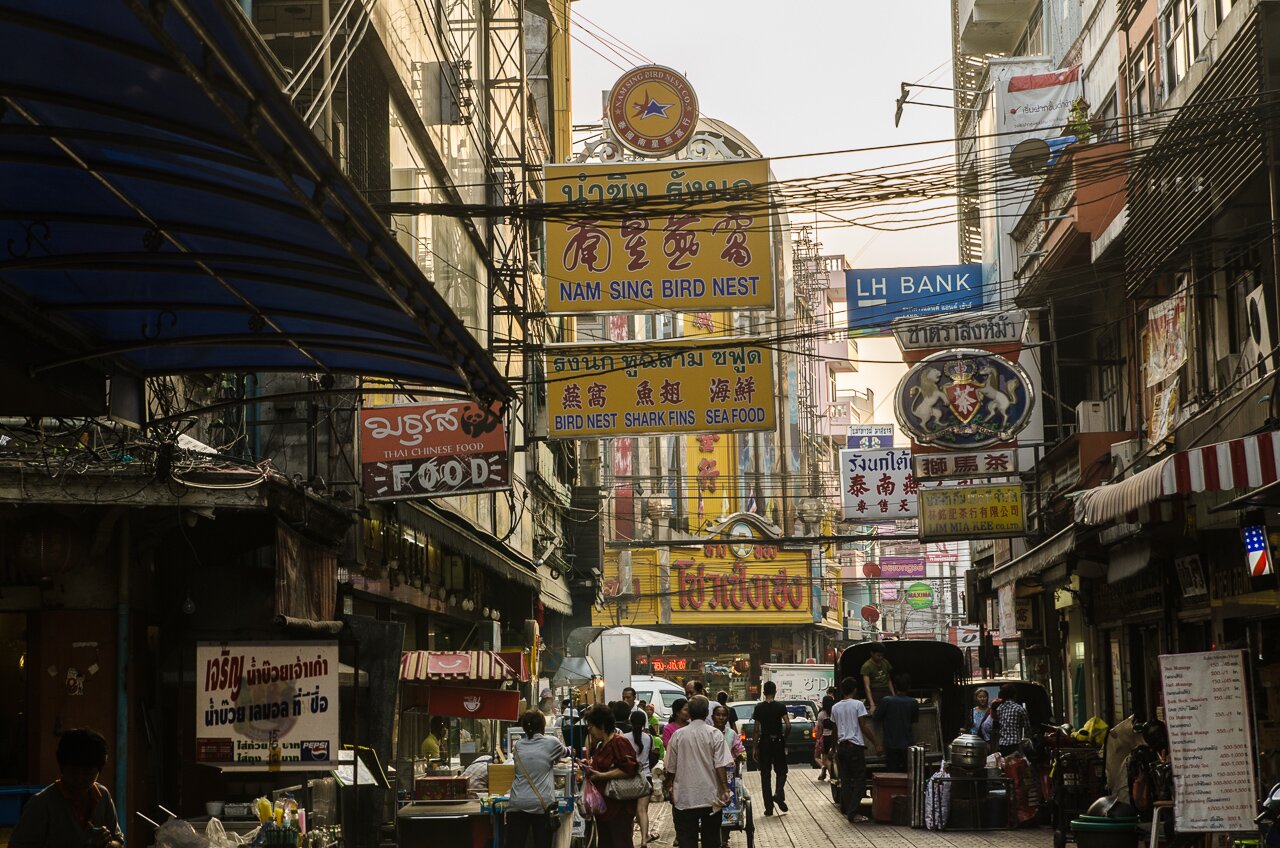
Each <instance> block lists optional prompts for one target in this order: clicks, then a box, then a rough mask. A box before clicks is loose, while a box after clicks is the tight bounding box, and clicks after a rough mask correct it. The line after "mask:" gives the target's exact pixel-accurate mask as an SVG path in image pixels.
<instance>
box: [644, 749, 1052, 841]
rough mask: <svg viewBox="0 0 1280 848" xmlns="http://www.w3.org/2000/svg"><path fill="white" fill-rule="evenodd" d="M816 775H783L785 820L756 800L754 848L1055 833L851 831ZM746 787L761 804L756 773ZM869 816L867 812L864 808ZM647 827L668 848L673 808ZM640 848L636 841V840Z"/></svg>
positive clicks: (658, 810) (739, 837)
mask: <svg viewBox="0 0 1280 848" xmlns="http://www.w3.org/2000/svg"><path fill="white" fill-rule="evenodd" d="M817 777H818V771H817V769H805V768H800V767H797V766H793V767H792V768H791V770H790V773H789V774H788V775H787V806H789V807H790V808H791V811H790V812H789V813H787V814H786V815H779V814H778V813H777V812H776V811H775V813H774V815H772V816H770V817H769V818H765V815H764V809H763V807H762V805H761V804H760V802H759V801H758V800H757V801H756V803H755V807H754V816H755V824H756V840H755V842H756V848H826V846H839V848H1049V846H1051V845H1052V844H1053V832H1052V831H1051V830H1049V829H1048V828H1036V829H1030V830H986V831H942V832H938V831H928V830H913V829H912V828H909V827H892V826H890V825H883V824H864V825H851V824H849V823H848V822H847V821H845V819H844V818H843V817H842V816H841V815H840V814H839V813H838V811H837V810H836V807H835V805H834V804H833V803H832V802H831V790H830V789H829V788H828V786H827V784H826V783H825V782H821V781H819V780H818V779H817ZM747 786H748V788H749V790H750V791H751V792H752V794H753V795H754V797H755V798H756V799H759V798H760V777H759V772H750V773H748V775H747ZM866 812H867V813H870V806H869V805H868V806H867V808H866ZM649 820H650V825H649V826H650V827H651V828H653V829H654V830H655V831H656V832H657V834H658V840H657V842H655V843H652V844H653V845H656V846H660V848H672V846H673V845H674V843H675V831H674V830H673V829H672V825H671V805H670V804H654V805H651V806H650V807H649ZM636 843H637V848H639V839H638V838H637V840H636ZM746 844H747V837H746V834H744V833H743V832H742V831H734V832H733V835H732V836H731V837H730V839H729V845H730V848H746Z"/></svg>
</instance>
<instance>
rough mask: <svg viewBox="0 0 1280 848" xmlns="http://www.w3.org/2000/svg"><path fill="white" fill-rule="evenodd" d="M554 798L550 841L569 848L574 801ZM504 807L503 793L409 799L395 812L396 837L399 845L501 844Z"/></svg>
mask: <svg viewBox="0 0 1280 848" xmlns="http://www.w3.org/2000/svg"><path fill="white" fill-rule="evenodd" d="M557 800H558V802H559V807H558V809H559V811H560V829H559V830H557V831H556V833H555V836H554V837H553V839H552V845H553V846H555V848H568V846H569V844H570V842H571V841H572V839H573V802H572V799H569V798H563V797H562V798H559V799H557ZM506 811H507V798H506V796H505V795H499V796H489V797H485V798H482V799H473V800H467V801H410V802H408V803H406V804H404V805H402V806H401V807H400V810H399V812H398V813H397V814H396V837H397V838H396V841H397V842H398V843H399V844H400V845H401V846H402V848H419V846H427V845H449V846H458V848H500V846H501V844H502V824H503V820H504V818H505V815H506Z"/></svg>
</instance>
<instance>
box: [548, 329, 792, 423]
mask: <svg viewBox="0 0 1280 848" xmlns="http://www.w3.org/2000/svg"><path fill="white" fill-rule="evenodd" d="M546 373H547V419H548V421H547V424H548V429H547V433H548V435H549V436H550V437H551V438H553V439H568V438H592V437H597V436H615V435H641V434H648V435H653V434H658V433H705V432H715V433H728V432H743V431H751V430H772V429H773V428H774V418H775V413H774V402H775V401H774V380H773V351H771V350H770V349H769V348H767V347H765V346H764V344H763V343H762V342H761V341H760V340H757V339H723V338H722V339H697V340H674V341H664V342H634V343H621V344H591V345H556V346H554V347H553V348H552V349H551V352H550V353H548V355H547V369H546Z"/></svg>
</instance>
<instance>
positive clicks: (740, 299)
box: [546, 159, 774, 313]
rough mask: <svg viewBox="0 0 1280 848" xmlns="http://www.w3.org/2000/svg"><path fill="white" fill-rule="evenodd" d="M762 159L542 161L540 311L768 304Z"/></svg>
mask: <svg viewBox="0 0 1280 848" xmlns="http://www.w3.org/2000/svg"><path fill="white" fill-rule="evenodd" d="M768 181H769V163H768V160H765V159H751V160H746V161H740V162H725V163H720V162H714V163H708V162H701V161H699V162H682V163H679V164H678V165H676V164H673V163H662V164H657V163H634V162H628V163H625V164H613V165H548V166H547V168H546V188H547V198H548V207H547V224H546V245H547V246H546V252H547V262H546V264H547V267H546V281H547V311H548V312H551V313H584V312H610V313H616V312H650V311H716V310H734V309H738V310H740V309H761V308H768V307H772V306H773V286H774V278H773V257H772V233H771V227H770V217H769V198H768V188H767V186H768Z"/></svg>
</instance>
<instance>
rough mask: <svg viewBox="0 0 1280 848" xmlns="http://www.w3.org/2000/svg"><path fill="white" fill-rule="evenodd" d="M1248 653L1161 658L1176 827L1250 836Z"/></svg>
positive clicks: (1253, 791)
mask: <svg viewBox="0 0 1280 848" xmlns="http://www.w3.org/2000/svg"><path fill="white" fill-rule="evenodd" d="M1246 671H1247V670H1246V666H1245V655H1244V651H1205V652H1202V653H1195V654H1162V655H1161V656H1160V674H1161V677H1162V678H1163V681H1164V710H1165V722H1166V724H1167V725H1168V727H1169V756H1170V759H1171V761H1172V764H1173V782H1174V819H1175V826H1176V828H1177V829H1178V830H1179V831H1183V832H1199V831H1226V830H1252V829H1253V828H1254V824H1253V817H1254V815H1255V812H1256V809H1257V798H1258V790H1257V782H1256V776H1255V771H1254V763H1253V730H1252V729H1253V720H1252V716H1251V715H1250V710H1249V693H1248V685H1247V676H1246Z"/></svg>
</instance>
